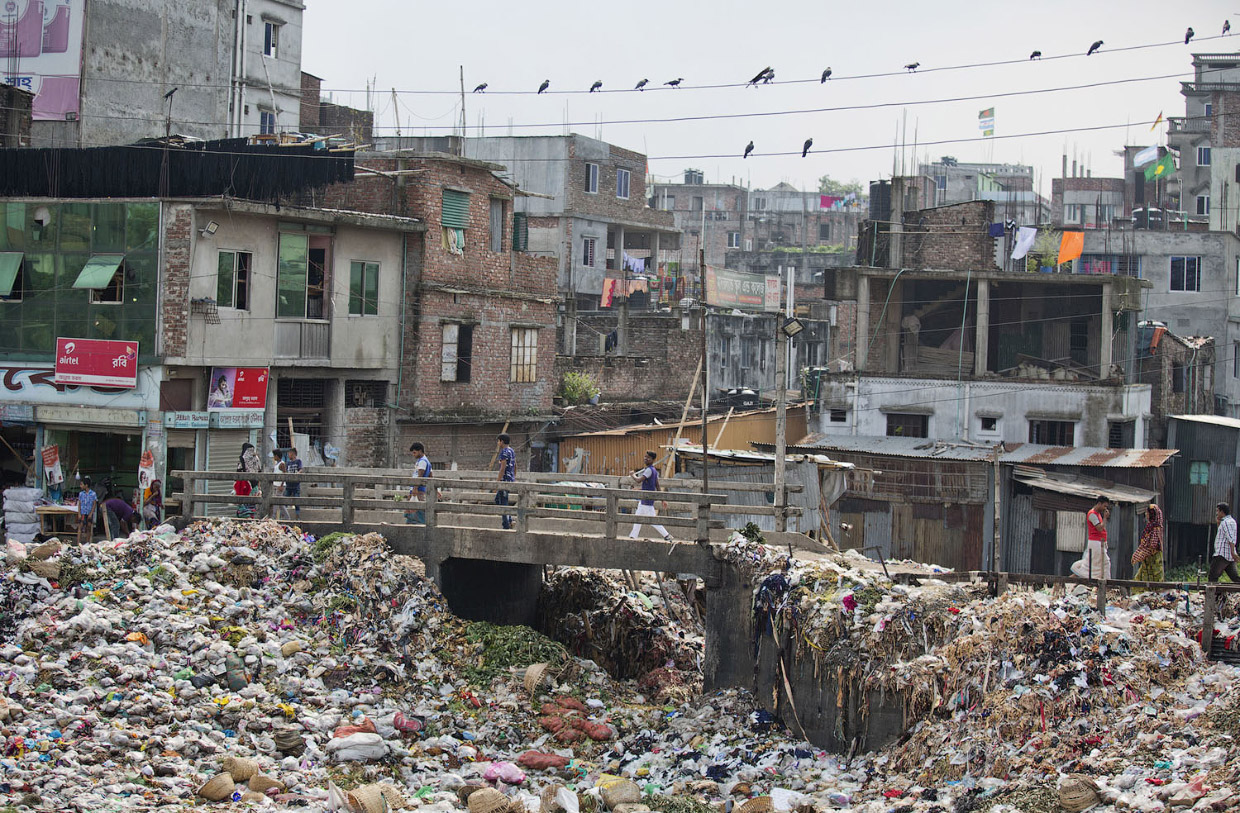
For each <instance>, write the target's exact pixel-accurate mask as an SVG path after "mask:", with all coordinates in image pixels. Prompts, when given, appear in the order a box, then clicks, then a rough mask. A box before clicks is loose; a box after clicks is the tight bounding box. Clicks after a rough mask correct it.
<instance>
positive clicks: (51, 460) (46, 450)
mask: <svg viewBox="0 0 1240 813" xmlns="http://www.w3.org/2000/svg"><path fill="white" fill-rule="evenodd" d="M43 479H44V480H45V481H46V482H47V484H48V485H49V486H54V485H59V484H61V483H63V482H64V481H65V473H64V471H63V470H62V469H61V468H60V447H59V446H44V447H43Z"/></svg>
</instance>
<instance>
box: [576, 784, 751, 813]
mask: <svg viewBox="0 0 1240 813" xmlns="http://www.w3.org/2000/svg"><path fill="white" fill-rule="evenodd" d="M599 795H600V796H602V797H603V804H605V805H607V809H608V810H615V809H616V807H617V806H618V805H624V804H630V805H632V804H637V803H638V802H640V801H641V800H642V789H641V788H639V787H637V783H635V782H631V781H629V780H628V779H620V780H617V781H615V782H608V783H607V784H606V785H604V786H603V788H602V790H601V792H600V793H599ZM753 813H757V811H754V812H753Z"/></svg>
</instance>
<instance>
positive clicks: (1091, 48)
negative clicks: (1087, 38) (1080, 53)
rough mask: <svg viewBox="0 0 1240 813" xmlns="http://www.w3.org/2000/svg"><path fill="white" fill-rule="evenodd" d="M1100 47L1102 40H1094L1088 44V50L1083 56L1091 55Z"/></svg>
mask: <svg viewBox="0 0 1240 813" xmlns="http://www.w3.org/2000/svg"><path fill="white" fill-rule="evenodd" d="M1101 47H1102V40H1094V44H1093V45H1091V46H1089V50H1088V51H1086V52H1085V56H1093V55H1094V54H1095V53H1096V52H1097V51H1098V49H1099V48H1101Z"/></svg>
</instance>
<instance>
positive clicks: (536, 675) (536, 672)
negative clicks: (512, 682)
mask: <svg viewBox="0 0 1240 813" xmlns="http://www.w3.org/2000/svg"><path fill="white" fill-rule="evenodd" d="M548 666H549V664H546V663H532V664H530V665H529V666H527V667H525V676H524V678H523V679H522V683H524V684H525V690H526V691H527V692H529V693H530V695H536V694H538V690H539V689H540V688H541V687H542V686H543V685H544V684H545V683H546V682H547V667H548Z"/></svg>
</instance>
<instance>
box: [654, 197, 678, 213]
mask: <svg viewBox="0 0 1240 813" xmlns="http://www.w3.org/2000/svg"><path fill="white" fill-rule="evenodd" d="M657 199H658V201H659V208H660V209H662V210H663V211H665V212H670V211H672V210H673V209H675V208H676V196H675V195H659V196H658V198H657Z"/></svg>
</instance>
